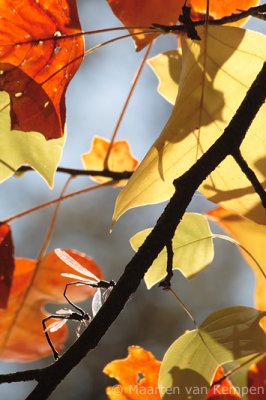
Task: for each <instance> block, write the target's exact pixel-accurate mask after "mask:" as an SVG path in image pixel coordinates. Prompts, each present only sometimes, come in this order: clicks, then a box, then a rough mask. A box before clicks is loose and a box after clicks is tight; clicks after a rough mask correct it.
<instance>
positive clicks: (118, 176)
mask: <svg viewBox="0 0 266 400" xmlns="http://www.w3.org/2000/svg"><path fill="white" fill-rule="evenodd" d="M28 171H34V169H33V168H32V167H29V166H28V165H25V166H22V167H20V168H19V169H18V170H17V172H18V173H21V172H22V173H24V172H28ZM56 172H61V173H63V174H69V175H72V176H103V177H106V178H112V179H113V180H114V181H120V180H123V179H129V178H130V177H131V175H132V174H133V171H123V172H115V171H110V170H109V169H103V170H102V171H96V170H84V169H75V168H65V167H58V168H57V170H56Z"/></svg>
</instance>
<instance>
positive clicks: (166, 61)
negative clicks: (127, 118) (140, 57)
mask: <svg viewBox="0 0 266 400" xmlns="http://www.w3.org/2000/svg"><path fill="white" fill-rule="evenodd" d="M181 57H182V54H181V50H179V49H178V50H172V51H167V52H166V53H162V54H159V55H157V56H155V57H153V58H150V59H149V60H148V61H147V62H148V64H149V65H150V67H151V68H152V70H153V72H154V73H155V75H156V76H157V77H158V79H159V85H158V88H157V90H158V92H159V93H160V95H161V96H162V97H164V98H165V99H166V100H167V101H169V103H171V104H175V101H176V96H177V93H178V82H179V78H180V74H181V61H182V59H181Z"/></svg>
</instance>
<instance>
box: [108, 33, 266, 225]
mask: <svg viewBox="0 0 266 400" xmlns="http://www.w3.org/2000/svg"><path fill="white" fill-rule="evenodd" d="M198 32H199V35H200V36H201V39H202V40H201V41H191V40H190V39H187V38H185V37H183V40H182V53H183V56H182V70H181V75H180V82H179V92H178V96H177V100H176V103H175V106H174V109H173V112H172V114H171V116H170V118H169V120H168V122H167V124H166V126H165V128H164V129H163V131H162V133H161V135H160V137H159V139H158V140H157V141H156V142H155V143H154V145H153V146H152V148H151V149H150V150H149V152H148V153H147V155H146V156H145V158H144V160H143V161H142V162H141V164H140V166H139V167H138V169H137V171H136V172H135V173H134V175H133V176H132V177H131V179H130V180H129V182H128V184H127V186H126V187H125V188H124V189H123V191H122V192H121V193H120V195H119V196H118V199H117V203H116V207H115V212H114V217H113V219H114V221H116V220H117V219H118V218H119V217H120V216H121V215H122V214H123V213H124V212H126V211H127V210H128V209H130V208H133V207H138V206H141V205H146V204H154V203H158V202H161V201H164V200H167V199H169V197H170V196H171V195H172V194H173V192H174V186H173V184H172V182H173V180H174V179H175V178H177V177H179V176H180V175H182V174H183V173H184V172H185V171H187V170H188V169H189V168H190V167H191V166H192V165H193V164H194V163H195V161H196V159H197V158H199V157H200V156H201V154H202V153H203V152H205V151H206V150H207V149H208V148H209V147H210V146H211V145H212V144H213V143H214V142H215V141H216V140H217V138H218V137H220V136H221V134H222V133H223V131H224V129H225V127H226V126H227V125H228V123H229V122H230V120H231V119H232V117H233V116H234V114H235V112H236V110H237V108H238V107H239V105H240V104H241V102H242V100H243V99H244V97H245V95H246V92H247V90H248V88H249V87H250V85H251V83H252V82H253V80H254V79H255V78H256V76H257V74H258V72H259V71H260V69H261V68H262V64H263V62H264V60H265V59H266V37H265V36H263V35H261V34H259V33H255V32H252V31H246V30H242V29H240V28H233V27H209V29H208V32H209V34H208V40H207V42H206V40H205V34H204V29H203V28H199V29H198ZM205 47H206V49H207V50H205ZM205 55H206V62H205ZM204 70H205V73H204V72H203V71H204ZM164 72H165V73H166V76H167V78H166V79H167V81H169V70H168V71H167V70H166V69H165V70H164ZM170 75H171V72H170ZM163 79H164V77H163V76H160V80H161V81H162V80H163ZM164 95H166V93H164ZM169 97H170V98H171V99H172V98H173V94H172V93H170V96H169ZM265 114H266V105H264V106H263V107H262V108H261V109H260V111H259V112H258V114H257V117H256V118H255V120H254V121H253V123H252V125H251V127H250V129H249V132H248V134H247V136H246V138H245V140H244V142H243V144H242V146H241V151H242V154H243V156H244V158H245V159H246V160H247V162H248V164H249V166H250V167H251V168H252V169H253V171H254V172H255V173H256V175H257V177H258V179H259V180H260V182H262V183H263V182H264V181H265V178H266V162H265V152H266V138H265V135H264V123H265V117H266V115H265ZM199 128H200V129H199ZM200 190H201V192H202V193H203V194H204V195H205V196H206V197H207V198H208V199H209V200H211V201H213V202H215V203H219V204H221V205H223V206H224V207H225V208H227V209H231V210H234V211H236V212H238V213H240V214H242V215H244V216H246V217H248V218H250V219H252V220H254V221H256V222H258V223H261V224H265V223H266V214H265V210H264V208H263V206H262V205H261V201H260V199H259V197H258V195H257V193H255V192H254V189H253V187H252V186H251V184H250V182H249V181H248V179H247V178H246V177H245V175H244V174H243V172H242V171H241V170H240V168H239V167H238V165H237V164H236V162H235V161H234V160H233V158H232V157H227V158H226V159H225V160H224V161H223V162H222V163H221V164H220V165H219V167H218V168H216V170H215V171H213V172H212V173H211V175H210V176H209V178H207V179H206V180H205V181H204V183H203V184H202V185H201V187H200Z"/></svg>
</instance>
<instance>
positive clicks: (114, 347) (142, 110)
mask: <svg viewBox="0 0 266 400" xmlns="http://www.w3.org/2000/svg"><path fill="white" fill-rule="evenodd" d="M77 3H78V8H79V13H80V19H81V24H82V28H83V30H94V29H100V28H107V27H114V26H119V25H120V23H119V21H118V20H117V19H116V17H115V16H114V15H113V14H112V12H111V10H110V8H109V7H108V5H107V3H106V2H105V1H103V0H102V1H99V0H89V1H88V0H77ZM248 27H249V28H251V29H255V30H258V31H261V32H262V31H263V29H264V32H265V27H263V23H262V22H260V21H256V20H253V21H250V22H249V23H248ZM113 36H114V34H113V33H112V34H111V33H106V34H99V35H93V36H88V37H87V38H86V43H87V47H88V46H89V47H92V46H94V45H96V44H98V43H101V42H103V41H105V40H108V39H110V38H111V37H113ZM175 47H176V37H174V36H167V37H166V36H165V37H161V38H159V39H157V41H156V43H155V45H154V47H153V50H152V53H151V55H155V54H158V53H160V52H163V51H166V50H169V49H172V48H175ZM144 51H145V50H144ZM142 57H143V51H142V52H140V53H136V52H135V51H134V45H133V42H132V40H131V39H123V40H121V41H119V42H117V43H114V44H111V45H109V46H107V47H104V48H102V49H99V50H97V51H96V52H94V53H93V54H90V55H89V56H88V57H87V58H85V60H84V62H83V64H82V65H81V68H80V69H79V71H78V72H77V74H76V76H75V78H74V79H73V81H72V82H71V84H70V87H69V89H68V92H67V131H68V139H67V144H66V146H65V150H64V156H63V158H62V161H61V163H60V165H61V166H64V167H73V168H82V164H81V159H80V155H81V154H82V153H84V152H86V151H88V149H89V148H90V143H91V140H92V137H93V135H100V136H104V137H106V138H107V139H109V138H110V137H111V134H112V131H113V129H114V127H115V124H116V122H117V119H118V117H119V114H120V111H121V109H122V107H123V104H124V101H125V99H126V96H127V93H128V91H129V89H130V85H131V82H132V79H133V77H134V74H135V71H136V69H137V67H138V64H139V63H140V60H141V58H142ZM156 87H157V79H156V77H155V76H154V74H153V73H152V71H151V69H150V68H149V67H148V66H146V67H145V69H144V71H143V73H142V76H141V78H140V81H139V83H138V85H137V88H136V90H135V92H134V95H133V98H132V100H131V102H130V105H129V108H128V111H127V113H126V115H125V118H124V120H123V122H122V125H121V128H120V131H119V134H118V138H119V139H127V140H128V141H129V144H130V146H131V149H132V152H133V154H134V156H136V157H137V158H138V159H139V160H141V159H142V157H143V156H144V155H145V153H146V151H147V150H148V149H149V147H150V145H151V144H152V143H153V141H154V140H155V139H156V137H157V136H158V135H159V134H160V132H161V130H162V128H163V126H164V124H165V123H166V121H167V118H168V116H169V114H170V112H171V106H170V105H169V104H168V103H167V102H166V101H164V100H163V99H162V98H161V97H160V96H159V95H158V94H157V91H156ZM66 179H67V176H66V175H62V174H57V176H56V180H55V187H54V189H53V191H50V190H49V189H48V187H47V186H46V184H45V183H44V181H43V180H42V179H41V178H40V176H38V175H37V174H36V173H32V172H30V173H26V174H25V175H24V176H23V177H21V178H12V179H9V180H8V181H6V182H5V183H3V184H2V185H1V187H0V193H1V219H5V218H7V217H8V216H10V215H13V214H16V213H18V212H19V211H23V210H25V209H27V208H30V207H32V206H35V205H37V204H39V203H42V202H45V201H48V200H50V199H54V198H56V197H58V195H59V194H60V191H61V189H62V186H63V184H64V182H65V181H66ZM89 184H93V182H91V181H90V180H89V178H85V177H78V178H76V179H75V180H74V181H72V183H71V185H70V189H69V192H70V191H74V190H78V189H80V188H82V187H85V186H87V185H89ZM117 194H118V189H113V188H105V189H100V190H98V191H96V192H92V193H89V194H84V195H81V196H79V197H75V198H73V199H70V200H67V201H65V202H63V203H62V205H61V208H60V212H59V216H58V220H57V224H56V229H55V232H54V234H53V237H52V241H51V245H50V249H53V248H56V247H61V248H72V249H77V250H79V251H82V252H85V253H87V254H88V255H89V256H91V257H93V258H94V259H95V260H96V262H97V263H98V264H99V265H100V266H101V268H102V269H103V272H104V274H105V277H106V279H114V280H117V279H118V278H119V276H120V275H121V273H122V272H123V270H124V267H125V265H126V264H127V262H128V261H129V260H130V258H131V257H132V255H133V251H132V249H131V247H130V245H129V239H130V237H131V236H133V235H134V234H135V233H136V232H138V231H139V230H141V229H144V228H147V227H152V226H153V225H154V224H155V222H156V220H157V218H158V217H159V215H160V213H161V211H162V210H163V208H164V206H165V204H160V205H157V206H149V207H143V208H139V209H136V210H132V211H129V212H128V213H127V214H126V215H124V216H123V217H122V218H121V220H119V221H118V223H117V225H116V226H115V227H114V230H113V233H112V234H109V228H110V223H111V218H112V213H113V209H114V204H115V199H116V197H117ZM213 206H214V205H212V204H211V203H210V202H207V201H206V200H205V199H204V198H203V196H202V195H201V194H199V193H196V194H195V196H194V198H193V201H192V203H191V204H190V206H189V211H193V212H203V211H206V210H208V209H210V208H212V207H213ZM51 213H52V208H51V207H50V208H46V209H44V210H41V211H39V212H37V213H34V214H31V215H30V216H27V217H25V218H22V219H19V220H18V221H16V222H14V223H13V224H12V229H13V236H14V241H15V249H16V256H18V257H29V258H36V257H37V255H38V252H39V249H40V247H41V244H42V241H43V239H44V235H45V232H46V230H47V228H48V225H49V219H50V217H51ZM214 229H215V231H216V232H219V229H218V228H217V227H214ZM173 287H174V289H175V290H176V291H177V293H178V295H179V296H180V297H181V299H182V300H183V301H184V302H185V304H186V305H187V306H188V307H189V308H190V309H191V310H192V312H193V314H194V315H195V316H196V318H197V320H198V321H202V319H203V318H205V317H206V316H207V315H208V314H209V313H210V312H211V311H213V310H215V309H217V308H221V307H226V306H231V305H237V304H242V305H252V304H253V289H254V277H253V274H252V272H251V270H250V269H249V267H248V266H247V265H246V264H245V262H244V260H243V259H242V258H241V257H240V255H239V253H238V250H237V249H236V248H234V247H233V246H232V245H231V244H229V243H228V242H222V241H219V242H217V241H216V242H215V260H214V262H213V263H212V265H211V266H210V267H209V268H207V269H206V270H205V271H203V272H202V273H201V274H200V275H198V276H197V277H195V278H193V279H192V280H191V281H187V280H186V279H184V277H183V276H182V275H181V274H180V273H178V272H175V274H174V279H173ZM83 307H84V308H85V309H86V308H88V304H86V302H85V303H84V304H83ZM50 310H52V308H50ZM40 324H41V321H40ZM69 326H70V324H69ZM191 328H193V326H192V325H191V321H190V320H189V319H188V317H187V316H186V315H185V313H184V311H183V310H182V309H181V308H180V306H179V304H178V303H177V302H176V300H175V299H174V298H173V297H171V295H170V294H169V293H167V292H165V291H162V290H161V289H160V288H158V287H156V288H153V289H152V290H150V291H147V290H146V288H145V285H144V284H142V285H141V287H140V288H139V290H138V291H137V293H136V294H135V295H134V297H132V298H131V299H130V301H129V302H128V304H127V306H126V308H125V310H124V312H123V313H122V314H121V315H120V316H119V318H118V319H117V320H116V322H115V323H114V324H113V326H112V327H111V329H110V330H109V331H108V332H107V334H106V335H105V337H104V338H103V339H102V341H101V343H100V345H99V346H98V348H96V349H95V350H94V351H93V352H91V353H90V354H89V355H88V357H86V358H85V359H84V360H83V361H82V362H81V363H80V364H79V366H77V367H76V368H75V369H74V370H73V371H72V372H71V373H70V374H69V376H68V377H67V378H66V379H65V381H64V382H63V383H62V384H61V385H60V386H59V387H58V388H57V390H56V391H55V392H54V393H53V394H52V395H51V397H50V398H51V400H58V399H61V398H62V399H65V400H72V399H73V400H74V399H97V400H101V399H105V398H106V395H105V387H106V386H108V385H111V384H112V383H113V382H112V381H111V379H110V378H108V377H106V376H104V375H103V374H102V369H103V367H104V366H105V365H106V364H107V363H108V362H109V361H111V360H113V359H117V358H124V357H125V356H126V355H127V347H128V346H129V345H132V344H135V345H140V346H142V347H144V348H145V349H147V350H150V351H152V352H153V353H154V355H155V356H156V357H157V358H158V359H161V358H162V356H163V354H164V352H165V351H166V349H167V348H168V346H169V345H170V344H171V343H172V342H173V341H174V340H175V339H176V338H177V337H178V336H179V335H180V334H182V333H183V332H184V331H185V330H186V329H191ZM29 330H30V326H29ZM71 332H72V333H71V334H70V337H69V341H68V343H67V346H69V345H71V343H72V342H73V340H75V327H74V326H73V330H72V331H71ZM51 361H52V358H47V359H43V360H41V361H39V362H35V363H30V364H16V363H0V373H7V372H12V371H17V370H24V369H25V368H27V369H28V368H37V367H42V366H45V365H48V364H49V363H50V362H51ZM33 385H34V383H27V384H22V383H19V384H15V383H13V384H11V385H8V384H5V385H1V386H0V398H1V399H11V400H21V399H23V398H25V396H26V394H27V393H29V392H30V391H31V388H32V387H33Z"/></svg>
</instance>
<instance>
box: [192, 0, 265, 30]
mask: <svg viewBox="0 0 266 400" xmlns="http://www.w3.org/2000/svg"><path fill="white" fill-rule="evenodd" d="M190 4H191V6H192V8H193V10H194V11H195V12H198V13H203V14H206V7H207V1H206V0H190ZM258 4H259V0H222V1H221V0H210V1H209V7H210V9H209V12H210V16H212V17H214V18H215V19H219V18H222V17H225V16H229V15H231V14H238V13H239V12H240V11H241V10H247V9H248V8H250V7H254V6H256V5H258ZM245 22H246V19H241V20H240V21H237V22H234V23H233V25H234V26H236V25H238V26H241V25H243V24H244V23H245Z"/></svg>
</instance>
